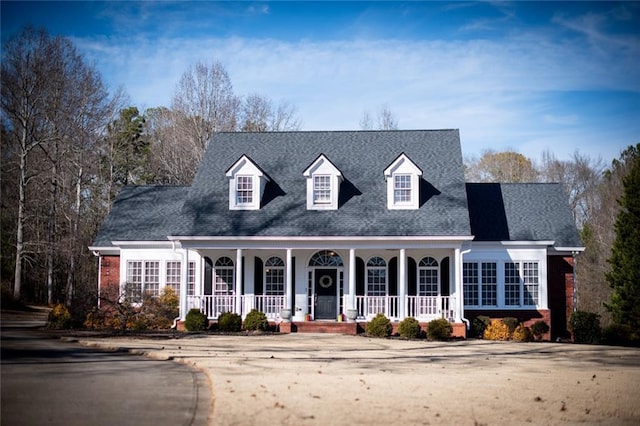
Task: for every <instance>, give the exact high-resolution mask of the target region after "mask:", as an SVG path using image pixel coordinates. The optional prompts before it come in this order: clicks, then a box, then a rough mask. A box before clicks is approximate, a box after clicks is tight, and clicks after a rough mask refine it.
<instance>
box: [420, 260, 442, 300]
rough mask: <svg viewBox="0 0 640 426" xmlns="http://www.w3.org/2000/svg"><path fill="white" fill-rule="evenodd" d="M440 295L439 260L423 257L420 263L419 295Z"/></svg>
mask: <svg viewBox="0 0 640 426" xmlns="http://www.w3.org/2000/svg"><path fill="white" fill-rule="evenodd" d="M437 295H438V261H437V260H435V259H434V258H433V257H423V258H422V259H421V260H420V262H419V263H418V296H437Z"/></svg>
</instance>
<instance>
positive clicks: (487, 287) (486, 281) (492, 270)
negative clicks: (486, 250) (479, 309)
mask: <svg viewBox="0 0 640 426" xmlns="http://www.w3.org/2000/svg"><path fill="white" fill-rule="evenodd" d="M497 304H498V270H497V267H496V263H495V262H482V305H483V306H496V305H497Z"/></svg>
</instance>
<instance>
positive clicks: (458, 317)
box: [453, 248, 464, 322]
mask: <svg viewBox="0 0 640 426" xmlns="http://www.w3.org/2000/svg"><path fill="white" fill-rule="evenodd" d="M461 266H462V256H461V255H460V249H459V248H456V249H454V251H453V282H454V285H455V288H456V305H455V306H456V309H455V321H456V322H461V321H462V306H463V303H464V302H463V300H462V298H463V296H462V268H461Z"/></svg>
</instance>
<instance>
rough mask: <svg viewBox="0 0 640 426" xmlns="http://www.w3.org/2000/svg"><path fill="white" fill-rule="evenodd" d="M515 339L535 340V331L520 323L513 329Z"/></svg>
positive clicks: (520, 340) (521, 340)
mask: <svg viewBox="0 0 640 426" xmlns="http://www.w3.org/2000/svg"><path fill="white" fill-rule="evenodd" d="M513 340H515V341H516V342H531V341H533V333H532V332H531V329H530V328H529V327H525V326H524V325H522V324H520V325H518V326H517V327H516V329H515V330H513Z"/></svg>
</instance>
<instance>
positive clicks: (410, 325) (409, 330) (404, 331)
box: [398, 317, 422, 339]
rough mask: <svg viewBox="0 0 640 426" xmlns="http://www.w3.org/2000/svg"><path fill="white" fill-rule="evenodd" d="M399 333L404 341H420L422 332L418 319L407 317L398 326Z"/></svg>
mask: <svg viewBox="0 0 640 426" xmlns="http://www.w3.org/2000/svg"><path fill="white" fill-rule="evenodd" d="M398 333H399V334H400V337H402V338H403V339H419V338H420V335H421V334H422V330H421V329H420V323H419V322H418V320H417V319H415V318H411V317H407V318H405V319H403V320H402V321H400V324H398Z"/></svg>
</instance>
